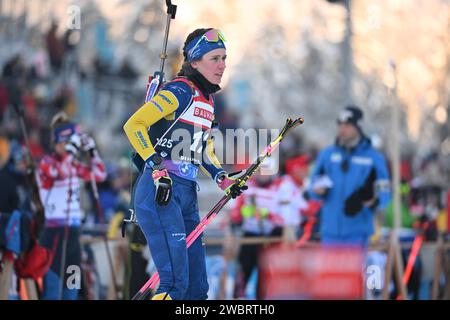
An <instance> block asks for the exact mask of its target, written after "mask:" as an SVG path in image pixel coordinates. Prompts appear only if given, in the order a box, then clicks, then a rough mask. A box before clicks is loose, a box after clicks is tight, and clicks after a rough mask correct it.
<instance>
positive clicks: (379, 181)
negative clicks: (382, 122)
mask: <svg viewBox="0 0 450 320" xmlns="http://www.w3.org/2000/svg"><path fill="white" fill-rule="evenodd" d="M362 119H363V112H362V110H361V109H360V108H358V107H356V106H348V107H346V108H345V109H344V110H342V111H341V113H340V114H339V117H338V119H337V123H338V134H337V138H336V142H335V143H334V144H333V145H331V146H329V147H327V148H325V149H324V150H322V151H321V152H320V153H319V155H318V157H317V161H316V164H315V167H314V170H313V172H312V176H311V182H312V183H311V187H310V193H311V196H312V197H313V198H315V199H321V200H323V206H322V209H321V213H320V215H321V216H320V217H321V218H320V219H321V224H320V234H321V241H322V243H324V244H355V245H361V246H363V247H366V246H367V245H368V241H369V238H370V236H371V235H372V234H373V233H374V214H375V213H376V212H377V211H379V210H383V209H385V208H386V206H387V204H388V203H389V201H390V198H391V193H390V187H389V186H390V181H389V173H388V169H387V165H386V161H385V159H384V156H383V155H382V154H381V153H380V152H378V151H376V150H375V148H374V147H373V146H372V145H371V142H370V140H369V139H368V138H367V137H366V136H365V135H364V133H363V131H362V129H361V121H362Z"/></svg>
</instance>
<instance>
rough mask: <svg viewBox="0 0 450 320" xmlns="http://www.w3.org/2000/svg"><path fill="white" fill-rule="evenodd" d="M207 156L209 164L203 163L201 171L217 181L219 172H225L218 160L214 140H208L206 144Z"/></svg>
mask: <svg viewBox="0 0 450 320" xmlns="http://www.w3.org/2000/svg"><path fill="white" fill-rule="evenodd" d="M206 155H207V157H208V160H209V161H208V162H203V163H202V165H201V166H200V169H201V170H202V171H203V173H205V174H206V175H207V176H209V177H211V178H212V179H215V178H216V176H217V174H218V173H219V172H223V171H224V170H223V169H222V165H221V164H220V162H219V160H218V159H217V156H216V154H215V153H214V141H213V140H212V139H208V142H207V144H206Z"/></svg>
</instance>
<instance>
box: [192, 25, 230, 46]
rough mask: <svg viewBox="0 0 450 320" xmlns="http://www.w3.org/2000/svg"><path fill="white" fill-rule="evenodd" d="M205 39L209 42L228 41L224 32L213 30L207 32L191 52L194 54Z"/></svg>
mask: <svg viewBox="0 0 450 320" xmlns="http://www.w3.org/2000/svg"><path fill="white" fill-rule="evenodd" d="M203 39H205V40H206V41H208V42H219V41H220V40H222V41H224V42H225V41H226V40H225V36H224V35H223V33H222V31H220V30H219V29H211V30H208V31H206V32H205V33H204V34H203V35H202V36H201V37H200V39H198V40H197V42H196V43H195V45H194V46H193V47H192V49H190V50H189V51H190V52H193V51H194V50H195V49H196V48H197V46H198V45H199V44H200V42H201V41H202V40H203Z"/></svg>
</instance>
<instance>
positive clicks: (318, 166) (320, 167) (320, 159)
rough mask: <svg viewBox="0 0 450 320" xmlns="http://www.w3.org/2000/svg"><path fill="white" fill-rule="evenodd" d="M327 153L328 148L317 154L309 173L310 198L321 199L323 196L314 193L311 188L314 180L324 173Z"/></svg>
mask: <svg viewBox="0 0 450 320" xmlns="http://www.w3.org/2000/svg"><path fill="white" fill-rule="evenodd" d="M327 154H328V148H327V149H325V150H323V151H322V152H320V153H319V155H318V156H317V160H316V163H315V165H314V169H313V171H312V174H311V179H310V181H311V184H310V187H309V190H308V193H309V196H310V197H311V199H312V200H321V199H323V197H324V196H320V195H318V194H316V193H315V192H314V190H313V186H314V182H315V181H316V180H317V179H318V178H319V177H320V176H321V175H323V174H325V159H326V156H327Z"/></svg>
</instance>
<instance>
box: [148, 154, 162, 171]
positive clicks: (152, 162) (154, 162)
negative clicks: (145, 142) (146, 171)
mask: <svg viewBox="0 0 450 320" xmlns="http://www.w3.org/2000/svg"><path fill="white" fill-rule="evenodd" d="M146 162H147V164H148V165H149V166H150V167H151V168H152V169H153V170H162V169H164V165H163V163H162V158H161V157H160V156H159V155H158V154H155V155H154V156H151V157H150V158H148V160H147V161H146Z"/></svg>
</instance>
